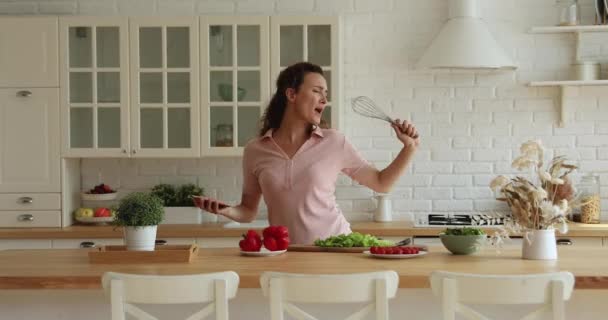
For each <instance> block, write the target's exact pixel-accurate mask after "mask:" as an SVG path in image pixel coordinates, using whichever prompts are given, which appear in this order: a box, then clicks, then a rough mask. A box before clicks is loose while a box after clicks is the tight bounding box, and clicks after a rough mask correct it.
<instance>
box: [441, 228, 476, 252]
mask: <svg viewBox="0 0 608 320" xmlns="http://www.w3.org/2000/svg"><path fill="white" fill-rule="evenodd" d="M439 238H440V239H441V243H443V246H444V247H445V248H446V249H448V251H450V252H451V253H453V254H472V253H475V252H477V250H479V247H481V246H482V245H483V244H484V243H485V240H486V233H485V232H484V231H483V230H481V229H480V228H470V227H465V228H447V229H446V230H445V231H444V232H442V233H440V234H439Z"/></svg>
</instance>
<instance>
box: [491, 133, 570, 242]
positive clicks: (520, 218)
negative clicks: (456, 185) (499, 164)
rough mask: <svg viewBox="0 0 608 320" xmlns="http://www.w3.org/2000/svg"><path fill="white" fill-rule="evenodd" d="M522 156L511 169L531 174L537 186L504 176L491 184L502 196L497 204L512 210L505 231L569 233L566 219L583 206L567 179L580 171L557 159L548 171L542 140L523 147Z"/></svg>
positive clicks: (523, 179)
mask: <svg viewBox="0 0 608 320" xmlns="http://www.w3.org/2000/svg"><path fill="white" fill-rule="evenodd" d="M520 152H521V155H520V156H519V157H517V158H516V159H515V160H513V163H512V166H513V168H516V169H518V170H520V171H522V170H525V169H528V170H531V172H532V179H533V181H535V182H536V184H535V183H534V182H532V181H530V180H528V179H526V178H524V177H521V176H517V177H515V178H509V177H506V176H502V175H501V176H498V177H496V178H494V179H493V180H492V181H491V182H490V188H491V189H492V190H494V191H497V190H498V191H500V193H501V194H502V195H503V197H499V198H498V200H500V201H506V202H507V203H508V204H509V207H510V208H511V218H510V219H507V223H506V227H507V228H509V229H511V231H516V232H521V231H523V230H544V229H549V228H552V227H556V228H557V229H558V230H559V231H560V232H561V233H566V232H567V231H568V225H567V219H566V215H567V214H568V213H569V212H570V211H571V210H572V209H573V208H576V207H578V206H580V205H581V200H580V197H579V196H577V195H575V191H574V188H573V187H572V182H571V180H570V179H569V177H568V175H569V174H570V173H571V172H572V171H574V170H575V169H577V167H576V166H575V165H573V164H568V163H566V161H567V160H566V158H565V157H563V156H556V157H554V158H553V159H552V160H551V162H549V164H548V166H547V169H546V170H545V169H544V168H543V157H544V149H543V146H542V142H541V141H539V140H536V141H535V140H530V141H527V142H525V143H523V144H522V145H521V148H520Z"/></svg>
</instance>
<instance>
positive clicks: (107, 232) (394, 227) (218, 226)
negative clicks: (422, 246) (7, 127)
mask: <svg viewBox="0 0 608 320" xmlns="http://www.w3.org/2000/svg"><path fill="white" fill-rule="evenodd" d="M351 227H352V229H353V231H357V232H361V233H366V234H372V235H376V236H384V237H408V236H436V235H437V234H438V233H439V232H440V231H442V230H443V228H414V227H413V225H412V223H411V222H409V221H394V222H384V223H382V222H352V223H351ZM485 230H486V232H488V233H490V234H491V233H493V231H492V230H495V229H485ZM244 231H245V229H242V228H224V227H223V223H207V224H184V225H160V226H159V227H158V235H157V237H158V238H205V237H240V236H241V235H242V234H243V233H244ZM559 235H560V234H559V233H558V236H559ZM122 236H123V235H122V229H121V228H114V227H112V226H79V225H74V226H71V227H66V228H11V229H9V228H0V239H78V238H122ZM565 236H568V237H608V223H604V224H581V223H570V231H569V232H568V233H567V234H566V235H565Z"/></svg>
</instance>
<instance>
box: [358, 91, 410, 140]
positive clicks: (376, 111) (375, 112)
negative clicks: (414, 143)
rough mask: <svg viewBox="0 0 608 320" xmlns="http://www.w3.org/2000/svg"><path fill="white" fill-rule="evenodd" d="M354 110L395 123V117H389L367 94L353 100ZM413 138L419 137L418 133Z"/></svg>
mask: <svg viewBox="0 0 608 320" xmlns="http://www.w3.org/2000/svg"><path fill="white" fill-rule="evenodd" d="M351 105H352V107H353V111H355V112H356V113H358V114H360V115H362V116H364V117H368V118H374V119H380V120H384V121H386V122H388V123H394V121H393V119H391V117H389V116H388V115H387V114H386V113H384V111H383V110H382V109H381V108H380V107H378V106H377V105H376V103H374V101H373V100H372V99H370V98H369V97H366V96H358V97H356V98H354V99H353V100H352V101H351ZM412 138H413V139H416V138H418V135H417V134H416V135H414V136H413V137H412Z"/></svg>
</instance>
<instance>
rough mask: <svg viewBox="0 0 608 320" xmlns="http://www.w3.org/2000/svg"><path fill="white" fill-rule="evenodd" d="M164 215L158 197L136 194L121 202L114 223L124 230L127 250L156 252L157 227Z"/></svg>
mask: <svg viewBox="0 0 608 320" xmlns="http://www.w3.org/2000/svg"><path fill="white" fill-rule="evenodd" d="M164 214H165V212H164V210H163V203H162V201H161V200H160V199H159V198H158V197H157V196H155V195H153V194H150V193H143V192H136V193H131V194H129V195H128V196H126V197H124V198H123V199H122V200H120V202H119V204H118V208H117V212H116V217H115V218H114V222H113V223H114V225H116V226H121V227H123V228H124V236H125V244H126V245H127V250H136V251H154V242H155V240H156V227H157V226H158V224H159V223H160V222H161V221H162V220H163V217H164Z"/></svg>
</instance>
